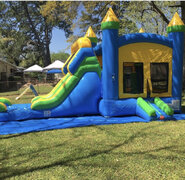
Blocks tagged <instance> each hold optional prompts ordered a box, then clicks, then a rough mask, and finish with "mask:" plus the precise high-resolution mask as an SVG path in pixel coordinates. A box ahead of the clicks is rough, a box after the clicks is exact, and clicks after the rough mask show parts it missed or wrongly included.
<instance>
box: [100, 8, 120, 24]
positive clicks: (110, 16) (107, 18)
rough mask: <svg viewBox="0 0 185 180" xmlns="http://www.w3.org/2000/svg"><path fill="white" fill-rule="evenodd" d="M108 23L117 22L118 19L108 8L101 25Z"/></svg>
mask: <svg viewBox="0 0 185 180" xmlns="http://www.w3.org/2000/svg"><path fill="white" fill-rule="evenodd" d="M109 21H114V22H119V19H118V18H117V17H116V15H115V14H114V11H113V10H112V8H109V10H108V11H107V14H106V15H105V17H104V18H103V21H102V23H103V22H109Z"/></svg>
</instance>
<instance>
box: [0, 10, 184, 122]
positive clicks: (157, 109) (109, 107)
mask: <svg viewBox="0 0 185 180" xmlns="http://www.w3.org/2000/svg"><path fill="white" fill-rule="evenodd" d="M101 30H102V42H101V43H98V44H97V37H96V35H95V33H94V32H93V30H92V28H91V27H90V28H89V29H88V31H87V32H86V34H85V37H82V38H79V39H78V40H77V41H76V42H75V43H74V44H73V45H72V47H71V56H70V57H69V58H68V59H67V61H66V62H65V65H64V67H63V68H62V72H63V74H64V77H63V78H62V79H61V80H60V81H59V82H58V84H57V85H56V86H55V87H54V88H53V90H52V91H51V92H50V93H49V94H47V95H44V96H36V97H35V98H33V99H32V101H31V104H13V105H12V104H11V102H10V101H9V100H8V99H6V98H1V99H0V112H1V113H0V121H1V122H2V121H4V122H5V121H12V120H14V121H17V120H29V119H42V118H45V119H47V118H57V117H65V118H66V117H84V116H86V117H94V116H99V117H103V118H106V119H109V118H111V117H122V118H124V117H129V116H132V119H133V121H134V117H140V119H144V120H147V121H150V120H171V119H174V118H175V117H176V116H175V114H180V113H181V94H182V72H183V50H184V45H183V40H184V31H185V25H184V23H183V22H182V20H181V19H180V17H179V15H178V14H177V13H176V14H175V15H174V17H173V18H172V20H171V22H170V23H169V25H168V27H167V32H168V37H165V36H161V35H158V34H151V33H145V32H144V31H143V30H142V29H141V30H140V32H139V33H135V34H127V35H123V36H118V30H119V20H118V19H117V17H116V15H115V14H114V12H113V10H112V9H111V8H110V9H109V10H108V12H107V14H106V16H105V17H104V19H103V21H102V23H101ZM92 124H93V123H92Z"/></svg>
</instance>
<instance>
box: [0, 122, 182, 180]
mask: <svg viewBox="0 0 185 180" xmlns="http://www.w3.org/2000/svg"><path fill="white" fill-rule="evenodd" d="M184 162H185V121H176V122H175V121H167V122H151V123H131V124H121V125H107V126H91V127H81V128H71V129H62V130H53V131H43V132H37V133H29V134H18V135H8V136H7V135H6V136H0V179H17V180H21V179H26V180H27V179H30V180H31V179H79V180H81V179H93V180H94V179H95V180H96V179H97V180H99V179H120V180H122V179H141V180H143V179H147V180H148V179H183V178H184V177H185V168H184Z"/></svg>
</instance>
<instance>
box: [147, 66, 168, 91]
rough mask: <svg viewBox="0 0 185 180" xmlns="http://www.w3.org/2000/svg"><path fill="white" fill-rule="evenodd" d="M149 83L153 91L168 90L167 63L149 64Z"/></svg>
mask: <svg viewBox="0 0 185 180" xmlns="http://www.w3.org/2000/svg"><path fill="white" fill-rule="evenodd" d="M150 73H151V83H152V92H153V93H164V92H168V75H169V65H168V63H151V64H150Z"/></svg>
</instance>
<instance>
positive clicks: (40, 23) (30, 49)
mask: <svg viewBox="0 0 185 180" xmlns="http://www.w3.org/2000/svg"><path fill="white" fill-rule="evenodd" d="M54 4H55V6H54ZM57 4H58V3H57V2H50V3H49V2H48V3H47V2H45V1H2V2H0V24H1V26H0V34H1V37H2V38H1V42H0V49H1V53H2V54H3V55H4V56H5V57H6V59H7V60H8V61H14V62H15V63H16V65H19V63H20V61H21V60H29V61H33V62H34V61H36V62H39V61H40V60H42V64H43V65H44V66H46V65H48V64H50V63H51V58H50V49H49V44H50V41H51V38H52V30H53V28H54V27H56V28H59V29H62V30H64V32H65V36H66V37H68V36H69V35H70V34H71V33H72V31H71V28H72V21H73V19H72V18H75V16H74V15H72V14H73V13H72V12H73V11H74V8H72V7H74V5H75V3H68V2H66V3H60V15H59V14H58V13H57V11H58V9H57V8H58V5H57ZM48 5H49V6H48ZM51 6H53V7H54V8H55V10H56V11H55V12H54V14H49V15H50V16H49V15H48V14H47V13H46V12H47V8H49V7H51ZM70 8H71V9H70ZM61 9H62V10H61ZM71 11H72V12H71ZM52 12H53V11H52ZM51 16H52V17H53V18H52V19H51ZM33 54H34V55H33ZM30 58H33V59H30Z"/></svg>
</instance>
